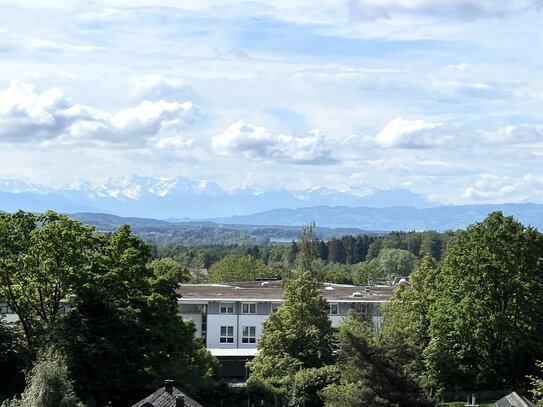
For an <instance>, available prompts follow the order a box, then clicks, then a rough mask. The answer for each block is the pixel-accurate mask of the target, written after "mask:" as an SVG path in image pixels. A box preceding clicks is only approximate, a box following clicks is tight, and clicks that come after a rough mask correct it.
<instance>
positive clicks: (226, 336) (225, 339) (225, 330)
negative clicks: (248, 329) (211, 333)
mask: <svg viewBox="0 0 543 407" xmlns="http://www.w3.org/2000/svg"><path fill="white" fill-rule="evenodd" d="M219 342H220V343H234V327H233V326H221V337H220V338H219Z"/></svg>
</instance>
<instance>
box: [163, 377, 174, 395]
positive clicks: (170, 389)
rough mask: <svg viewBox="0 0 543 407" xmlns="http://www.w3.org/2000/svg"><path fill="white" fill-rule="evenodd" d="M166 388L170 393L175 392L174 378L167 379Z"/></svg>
mask: <svg viewBox="0 0 543 407" xmlns="http://www.w3.org/2000/svg"><path fill="white" fill-rule="evenodd" d="M164 388H165V389H166V391H167V392H168V393H170V394H173V380H165V381H164Z"/></svg>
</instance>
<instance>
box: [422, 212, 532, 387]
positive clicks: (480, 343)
mask: <svg viewBox="0 0 543 407" xmlns="http://www.w3.org/2000/svg"><path fill="white" fill-rule="evenodd" d="M542 249H543V237H542V235H541V234H540V233H539V232H538V231H537V230H535V229H533V228H531V227H524V226H523V225H522V224H521V223H519V222H518V221H516V220H515V219H513V217H511V216H504V215H503V214H502V213H501V212H494V213H491V214H490V215H488V217H487V218H486V219H485V220H484V221H483V222H480V223H475V224H474V225H471V226H470V227H469V228H468V229H467V230H465V231H461V232H460V233H459V234H458V235H457V237H456V238H455V239H454V241H453V242H452V245H450V248H449V250H448V251H447V254H446V255H445V258H444V260H443V263H442V267H441V270H442V271H441V274H440V277H439V278H438V279H437V284H436V295H435V301H434V303H433V304H432V306H431V307H430V311H429V315H430V325H429V334H430V342H429V346H428V348H427V349H426V351H425V354H426V359H427V363H428V366H429V368H430V373H431V375H432V377H433V378H434V380H435V381H436V383H438V384H439V385H440V386H441V387H442V388H447V389H451V388H455V387H464V388H466V387H468V386H469V387H470V388H473V387H474V386H479V387H494V386H499V387H505V386H507V387H509V386H511V387H517V386H522V385H525V376H526V374H527V373H530V371H531V370H532V369H533V368H534V360H536V359H541V358H543V344H542V342H541V340H540V338H541V337H543V320H542V319H541V315H542V314H543V291H542V290H541V287H542V286H543V272H542V269H541V265H542V254H543V252H542Z"/></svg>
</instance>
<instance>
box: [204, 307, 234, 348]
mask: <svg viewBox="0 0 543 407" xmlns="http://www.w3.org/2000/svg"><path fill="white" fill-rule="evenodd" d="M237 322H238V316H237V315H235V314H234V315H232V314H230V315H227V314H208V315H207V339H206V347H208V348H236V343H237V339H238V338H237V325H238V324H237ZM221 326H233V327H234V343H221V342H220V340H219V339H220V337H221ZM240 341H241V339H240Z"/></svg>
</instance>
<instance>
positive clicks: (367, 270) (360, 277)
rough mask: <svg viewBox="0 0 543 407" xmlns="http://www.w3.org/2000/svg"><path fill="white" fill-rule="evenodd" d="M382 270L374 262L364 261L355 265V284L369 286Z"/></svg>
mask: <svg viewBox="0 0 543 407" xmlns="http://www.w3.org/2000/svg"><path fill="white" fill-rule="evenodd" d="M380 274H381V270H380V269H379V267H378V266H377V263H376V262H374V261H364V262H361V263H358V264H355V266H354V267H353V272H352V279H353V283H354V284H356V285H367V284H368V283H369V282H370V281H371V280H373V279H374V278H376V277H378V276H379V275H380Z"/></svg>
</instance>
